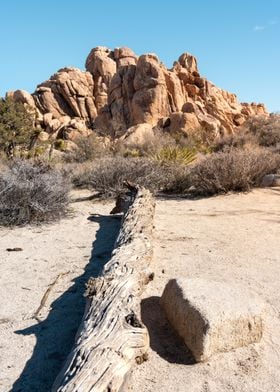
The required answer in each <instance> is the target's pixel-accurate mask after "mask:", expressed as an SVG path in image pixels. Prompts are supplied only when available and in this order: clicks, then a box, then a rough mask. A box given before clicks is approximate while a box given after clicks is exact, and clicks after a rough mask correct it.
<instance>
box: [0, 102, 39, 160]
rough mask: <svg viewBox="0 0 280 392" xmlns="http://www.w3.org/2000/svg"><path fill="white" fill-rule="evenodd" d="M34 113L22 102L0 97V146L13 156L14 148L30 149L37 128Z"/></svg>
mask: <svg viewBox="0 0 280 392" xmlns="http://www.w3.org/2000/svg"><path fill="white" fill-rule="evenodd" d="M34 120H35V114H34V112H32V111H31V110H28V109H27V108H26V107H25V106H24V105H23V104H22V103H18V102H15V101H13V100H12V99H11V98H7V99H3V98H0V148H1V150H2V151H5V153H6V155H7V156H9V157H13V156H14V153H15V150H16V148H18V151H19V152H20V151H21V149H30V148H31V147H32V145H33V144H34V141H35V140H36V138H37V136H38V134H39V131H40V130H39V129H36V128H35V127H34Z"/></svg>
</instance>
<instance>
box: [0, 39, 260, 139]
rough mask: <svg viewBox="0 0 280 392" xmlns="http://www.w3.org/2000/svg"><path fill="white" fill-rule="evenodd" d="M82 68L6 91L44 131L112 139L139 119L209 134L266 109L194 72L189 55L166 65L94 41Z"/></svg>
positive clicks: (150, 56) (151, 57)
mask: <svg viewBox="0 0 280 392" xmlns="http://www.w3.org/2000/svg"><path fill="white" fill-rule="evenodd" d="M85 65H86V71H81V70H80V69H78V68H73V67H66V68H62V69H60V70H59V71H58V72H57V73H55V74H54V75H53V76H51V77H50V79H49V80H47V81H45V82H43V83H41V84H40V85H38V87H37V88H36V90H35V92H34V93H33V94H29V93H27V92H26V91H22V90H17V91H14V92H9V93H8V95H9V96H10V97H13V98H14V99H15V100H16V101H19V102H22V103H24V104H25V105H27V106H29V107H32V108H33V109H35V111H36V112H37V122H38V123H39V125H40V126H41V127H42V128H43V129H44V130H45V131H46V132H47V133H48V134H50V135H52V136H53V137H56V136H57V135H60V136H61V134H62V133H63V135H64V137H65V138H66V139H69V140H74V139H75V138H76V137H78V136H81V135H85V136H86V135H88V133H89V132H91V131H92V130H93V129H96V130H98V132H101V133H103V134H109V135H111V136H115V137H118V136H122V135H124V134H125V133H126V131H127V129H129V128H131V127H133V126H135V125H138V124H145V123H146V124H149V125H151V126H152V127H165V128H166V130H167V131H170V132H171V133H172V132H175V131H179V132H183V133H185V134H188V133H189V132H194V131H195V129H197V128H199V127H203V128H204V129H205V130H206V131H207V132H209V133H211V134H212V135H213V136H214V137H215V136H219V135H220V134H223V135H224V134H231V133H233V132H234V130H235V129H236V127H238V126H240V125H242V124H243V123H244V122H245V121H246V119H248V118H249V117H250V116H255V115H266V114H267V112H266V109H265V107H264V105H263V104H255V103H252V104H248V103H239V102H238V100H237V97H236V95H235V94H231V93H229V92H227V91H225V90H222V89H220V88H218V87H216V86H215V85H214V84H213V83H211V82H210V81H208V80H207V79H206V78H204V77H202V76H201V75H200V73H199V70H198V67H197V60H196V58H195V57H194V56H192V55H191V54H189V53H183V54H182V55H181V56H180V57H179V59H178V60H177V61H175V62H174V65H173V67H172V68H171V69H167V68H166V67H165V65H164V64H163V63H161V62H160V60H159V59H158V57H157V56H156V55H155V54H152V53H148V54H144V55H141V56H139V57H138V56H137V55H136V54H135V53H134V52H133V51H132V50H131V49H129V48H126V47H123V48H116V49H114V50H110V49H108V48H105V47H101V46H98V47H96V48H94V49H92V50H91V52H90V53H89V55H88V57H87V59H86V64H85ZM62 131H63V132H62Z"/></svg>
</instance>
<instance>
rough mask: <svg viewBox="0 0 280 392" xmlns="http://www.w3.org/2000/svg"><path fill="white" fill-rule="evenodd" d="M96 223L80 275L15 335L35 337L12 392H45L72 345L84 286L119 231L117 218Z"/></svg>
mask: <svg viewBox="0 0 280 392" xmlns="http://www.w3.org/2000/svg"><path fill="white" fill-rule="evenodd" d="M88 219H89V220H90V221H93V222H97V223H99V229H98V231H97V233H96V239H95V241H94V242H93V244H92V253H91V257H90V260H89V262H88V264H87V265H86V267H85V270H84V273H83V274H82V275H81V276H78V277H77V278H75V279H74V280H73V285H72V286H71V287H70V288H69V289H68V290H67V291H65V292H64V293H63V294H62V295H61V296H60V297H58V298H57V299H56V300H55V301H53V303H52V304H51V306H50V311H49V314H48V317H47V318H46V319H44V320H42V321H40V322H39V323H38V324H35V325H32V326H31V327H28V328H26V329H23V330H18V331H15V333H17V334H20V335H24V336H25V335H31V334H33V335H35V336H36V345H35V347H34V351H33V353H32V357H31V358H30V359H29V360H28V362H27V363H26V365H25V368H24V369H23V371H22V373H21V375H20V376H19V378H18V379H17V380H16V382H15V383H14V385H13V387H12V390H11V391H12V392H30V391H32V392H49V391H50V390H51V387H52V384H53V382H54V380H55V378H56V376H57V375H58V373H59V371H60V370H61V368H62V366H63V364H64V362H65V360H66V358H67V356H68V354H69V353H70V351H71V348H72V346H73V344H74V341H75V335H76V332H77V330H78V327H79V325H80V323H81V319H82V317H83V313H84V308H85V298H84V297H83V293H84V291H85V283H86V282H87V280H88V279H89V278H90V277H91V276H95V277H96V276H99V275H100V274H101V272H102V270H103V267H104V266H105V264H106V263H107V262H108V261H109V260H110V258H111V253H112V250H113V248H114V243H115V241H116V238H117V235H118V233H119V230H120V225H121V219H120V216H102V215H91V216H90V217H89V218H88Z"/></svg>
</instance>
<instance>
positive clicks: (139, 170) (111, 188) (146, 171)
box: [71, 156, 176, 197]
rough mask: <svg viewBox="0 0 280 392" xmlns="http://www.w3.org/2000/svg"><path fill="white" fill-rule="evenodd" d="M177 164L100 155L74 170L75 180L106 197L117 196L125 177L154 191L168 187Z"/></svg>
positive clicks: (78, 184) (75, 182) (79, 185)
mask: <svg viewBox="0 0 280 392" xmlns="http://www.w3.org/2000/svg"><path fill="white" fill-rule="evenodd" d="M175 171H176V170H175V168H174V169H173V167H171V166H170V168H166V167H164V166H162V165H160V164H159V163H157V162H154V161H152V160H150V159H147V158H123V157H120V156H115V157H106V158H101V159H99V160H96V161H94V162H92V165H91V167H90V168H89V167H88V166H87V167H86V169H85V170H83V171H82V172H81V170H78V169H77V168H76V169H74V170H72V175H71V178H72V182H73V184H74V185H75V186H77V187H86V188H91V189H95V190H96V191H98V192H100V194H101V195H103V196H105V197H115V196H116V194H118V193H120V192H121V191H123V182H124V180H129V181H131V182H132V183H135V184H138V185H141V186H145V187H146V188H148V189H150V190H151V191H153V192H155V191H158V190H160V189H164V188H168V187H169V186H170V184H171V183H172V181H173V179H174V175H175Z"/></svg>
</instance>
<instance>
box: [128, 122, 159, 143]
mask: <svg viewBox="0 0 280 392" xmlns="http://www.w3.org/2000/svg"><path fill="white" fill-rule="evenodd" d="M154 136H155V134H154V131H153V127H152V126H151V125H150V124H138V125H135V126H133V127H130V128H129V129H128V130H127V132H126V133H125V135H123V136H122V137H121V138H120V141H122V143H123V145H124V146H125V147H134V146H139V147H140V146H142V145H144V144H145V143H146V142H147V141H148V140H151V139H152V138H154Z"/></svg>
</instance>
